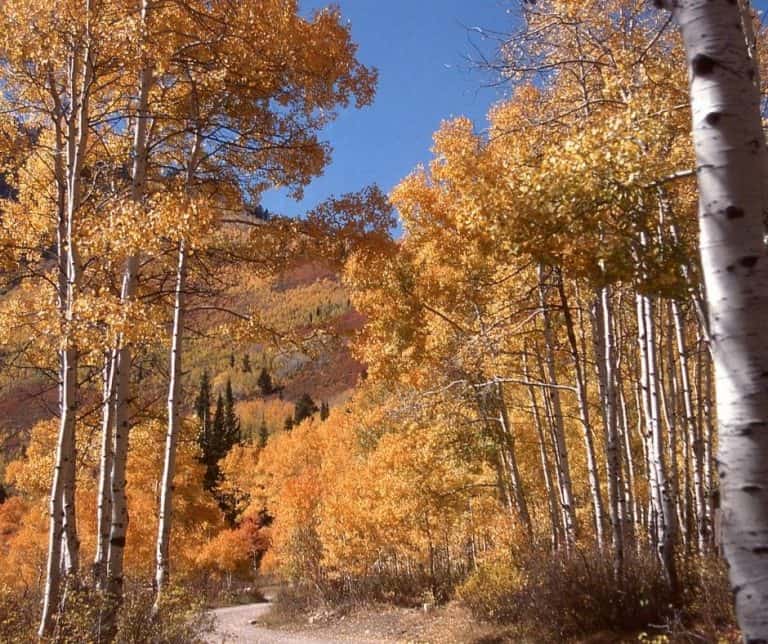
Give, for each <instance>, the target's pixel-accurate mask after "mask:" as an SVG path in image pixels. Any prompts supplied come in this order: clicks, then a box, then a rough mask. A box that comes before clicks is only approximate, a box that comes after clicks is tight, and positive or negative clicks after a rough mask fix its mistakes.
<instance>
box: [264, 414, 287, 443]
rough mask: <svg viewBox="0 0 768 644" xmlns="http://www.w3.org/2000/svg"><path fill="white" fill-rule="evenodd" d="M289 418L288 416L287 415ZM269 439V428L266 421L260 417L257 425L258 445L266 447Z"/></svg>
mask: <svg viewBox="0 0 768 644" xmlns="http://www.w3.org/2000/svg"><path fill="white" fill-rule="evenodd" d="M289 418H290V416H289ZM268 440H269V428H268V427H267V421H266V420H264V419H263V418H262V419H261V427H259V447H262V448H264V447H266V446H267V441H268Z"/></svg>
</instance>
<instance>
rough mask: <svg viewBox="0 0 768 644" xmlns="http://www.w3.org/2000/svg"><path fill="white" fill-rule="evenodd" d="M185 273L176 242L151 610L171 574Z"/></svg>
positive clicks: (181, 247) (184, 252) (183, 249)
mask: <svg viewBox="0 0 768 644" xmlns="http://www.w3.org/2000/svg"><path fill="white" fill-rule="evenodd" d="M186 277H187V249H186V244H185V241H184V240H183V239H182V240H181V241H180V242H179V265H178V269H177V271H176V294H175V302H174V310H173V331H172V339H171V359H170V375H169V385H168V430H167V432H166V436H165V455H164V459H163V476H162V480H161V484H160V513H159V516H158V529H157V547H156V553H155V587H156V593H157V594H156V597H155V606H154V610H155V611H157V610H158V608H159V604H160V602H161V601H162V596H163V591H164V590H165V587H166V585H167V582H168V579H169V576H170V557H169V551H170V539H171V518H172V508H173V476H174V472H175V470H176V443H177V440H178V435H179V426H180V423H181V414H180V407H181V395H180V394H181V375H182V374H181V350H182V341H183V338H184V289H185V284H186Z"/></svg>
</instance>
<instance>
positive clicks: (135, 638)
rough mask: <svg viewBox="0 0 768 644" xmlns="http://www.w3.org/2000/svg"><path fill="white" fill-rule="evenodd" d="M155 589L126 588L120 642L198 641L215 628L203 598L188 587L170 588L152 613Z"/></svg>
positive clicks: (163, 643)
mask: <svg viewBox="0 0 768 644" xmlns="http://www.w3.org/2000/svg"><path fill="white" fill-rule="evenodd" d="M153 599H154V598H153V593H152V591H151V590H150V589H149V588H141V587H135V588H131V589H130V590H129V591H128V592H126V596H125V598H124V600H123V605H122V606H121V608H120V613H119V616H118V622H117V637H116V638H115V640H116V641H117V642H120V643H121V644H149V643H151V644H195V643H197V642H202V641H203V636H204V635H205V634H206V633H210V632H211V631H212V630H213V618H212V617H211V616H210V614H208V613H207V612H206V611H205V605H204V601H203V598H202V597H200V596H198V595H196V594H195V593H194V592H192V591H191V589H189V588H182V587H173V588H170V589H169V590H168V591H167V592H166V593H165V597H164V599H163V602H162V605H161V607H160V614H159V615H158V616H153V615H152V603H153Z"/></svg>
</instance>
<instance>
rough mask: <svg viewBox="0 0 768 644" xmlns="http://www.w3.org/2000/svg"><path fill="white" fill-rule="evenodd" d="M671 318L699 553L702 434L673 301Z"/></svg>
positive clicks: (703, 505)
mask: <svg viewBox="0 0 768 644" xmlns="http://www.w3.org/2000/svg"><path fill="white" fill-rule="evenodd" d="M672 317H673V318H674V322H675V338H676V341H677V355H678V362H679V363H680V383H681V386H682V394H683V412H684V413H685V429H686V434H687V436H688V439H687V440H688V445H689V446H690V449H691V452H692V453H693V463H692V466H693V467H692V484H693V485H692V487H693V490H692V492H693V500H694V507H693V510H694V512H693V514H694V517H695V526H696V547H697V550H698V552H699V553H700V554H701V553H703V552H704V550H705V548H706V541H707V534H708V531H709V528H708V527H707V497H706V493H705V491H704V446H703V444H702V440H701V435H700V433H699V431H698V428H697V427H696V416H695V411H694V408H693V396H692V395H691V383H690V375H689V374H690V366H689V363H688V351H687V348H686V344H685V321H684V320H683V316H682V314H681V312H680V305H679V304H678V303H677V302H675V301H674V300H673V302H672Z"/></svg>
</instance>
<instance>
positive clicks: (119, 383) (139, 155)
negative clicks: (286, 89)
mask: <svg viewBox="0 0 768 644" xmlns="http://www.w3.org/2000/svg"><path fill="white" fill-rule="evenodd" d="M150 10H151V3H150V2H149V0H142V3H141V24H142V28H143V29H146V25H147V20H148V16H149V12H150ZM152 82H153V71H152V67H151V66H150V65H149V64H148V63H144V64H143V66H142V68H141V72H140V74H139V87H138V100H137V106H136V107H137V112H136V127H135V130H134V140H133V150H132V152H133V168H132V172H131V198H132V199H133V201H134V202H135V203H136V204H140V203H141V202H142V201H143V199H144V196H145V194H146V172H147V153H148V149H147V131H148V124H149V107H148V106H149V92H150V89H151V87H152ZM138 270H139V258H138V257H137V256H136V255H132V256H129V257H128V258H127V259H126V263H125V272H124V274H123V284H122V291H121V294H120V299H121V302H122V304H123V306H124V307H125V308H126V309H127V308H128V306H129V303H130V302H131V301H132V300H133V299H134V297H135V294H136V285H137V283H138ZM132 365H133V352H132V347H131V345H130V343H129V342H127V341H126V340H125V339H121V340H120V341H119V344H118V348H117V356H116V360H115V368H116V370H117V374H116V378H115V412H114V415H115V420H114V423H115V435H114V447H113V453H112V460H113V462H112V473H111V481H110V489H111V494H112V518H111V521H110V535H109V556H108V558H107V593H108V594H109V596H110V598H111V599H112V601H111V604H110V607H109V608H108V610H107V612H106V615H105V620H104V622H105V627H106V632H107V633H108V634H110V633H111V632H112V631H113V628H114V619H115V610H116V607H117V604H119V602H120V601H121V600H122V594H123V555H124V550H125V541H126V535H127V533H128V520H129V517H128V506H127V503H126V496H125V487H126V484H127V482H126V478H125V469H126V464H127V459H128V439H129V434H130V429H131V425H132V422H133V418H132V410H131V405H132V401H131V387H130V376H131V369H132Z"/></svg>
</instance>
